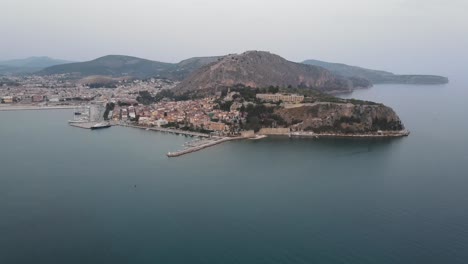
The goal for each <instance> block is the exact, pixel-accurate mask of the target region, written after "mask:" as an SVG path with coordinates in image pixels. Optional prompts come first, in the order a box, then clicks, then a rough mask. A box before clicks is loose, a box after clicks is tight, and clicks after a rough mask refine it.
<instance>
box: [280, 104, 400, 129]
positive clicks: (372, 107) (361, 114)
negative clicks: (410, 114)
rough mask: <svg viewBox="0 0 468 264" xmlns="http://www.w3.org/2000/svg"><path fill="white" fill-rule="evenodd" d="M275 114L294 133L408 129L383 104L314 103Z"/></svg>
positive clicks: (282, 109) (281, 110)
mask: <svg viewBox="0 0 468 264" xmlns="http://www.w3.org/2000/svg"><path fill="white" fill-rule="evenodd" d="M275 113H276V114H278V115H279V116H281V117H282V118H283V119H284V120H285V121H286V122H287V123H288V125H289V126H291V128H292V130H293V131H312V132H315V133H343V134H368V133H377V132H378V131H384V132H387V131H395V132H396V131H402V130H404V129H405V128H404V126H403V124H402V122H401V120H400V118H399V117H398V115H397V114H396V113H395V112H394V111H393V109H391V108H390V107H387V106H384V105H381V104H352V103H313V104H306V105H302V106H299V107H293V108H280V109H278V110H276V112H275Z"/></svg>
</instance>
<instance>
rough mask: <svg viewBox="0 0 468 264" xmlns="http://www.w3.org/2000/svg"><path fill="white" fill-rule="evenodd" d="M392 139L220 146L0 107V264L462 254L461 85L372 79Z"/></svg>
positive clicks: (434, 259)
mask: <svg viewBox="0 0 468 264" xmlns="http://www.w3.org/2000/svg"><path fill="white" fill-rule="evenodd" d="M342 96H343V97H345V98H358V99H363V100H372V101H377V102H382V103H384V104H386V105H388V106H391V107H392V108H393V109H394V110H395V111H396V112H397V113H398V114H399V116H400V117H401V119H402V121H403V122H404V124H405V126H406V128H407V129H408V130H410V131H411V135H410V136H409V137H405V138H398V139H296V138H294V139H290V138H286V137H278V138H275V137H270V138H267V139H263V140H244V141H236V142H228V143H224V144H221V145H217V146H214V147H211V148H208V149H204V150H202V151H199V152H196V153H192V154H189V155H185V156H182V157H178V158H168V157H167V156H166V153H167V152H169V151H175V150H179V149H181V148H182V145H183V144H184V142H186V141H190V140H193V138H190V137H185V136H176V135H172V134H164V133H159V132H154V131H145V130H138V129H133V128H124V127H112V128H109V129H103V130H99V131H90V130H85V129H79V128H74V127H71V126H69V125H68V124H67V120H68V119H70V118H71V117H72V111H71V110H51V111H12V112H0V139H1V141H0V263H2V264H22V263H47V264H53V263H60V264H74V263H76V264H83V263H87V264H98V263H99V264H102V263H112V264H119V263H135V264H139V263H148V264H149V263H164V264H177V263H181V264H189V263H200V264H202V263H204V264H211V263H226V264H229V263H243V264H245V263H255V264H257V263H265V264H267V263H268V264H270V263H286V264H287V263H337V264H338V263H348V264H349V263H353V264H354V263H356V264H357V263H359V264H365V263H379V264H385V263H389V264H390V263H392V264H393V263H411V264H414V263H425V264H430V263H437V264H440V263H451V264H456V263H468V118H467V114H468V102H467V99H468V81H466V80H462V79H452V80H451V82H450V83H449V84H447V85H435V86H418V85H376V86H374V87H372V88H370V89H364V90H357V91H355V92H353V93H352V94H348V95H342Z"/></svg>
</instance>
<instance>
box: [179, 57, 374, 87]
mask: <svg viewBox="0 0 468 264" xmlns="http://www.w3.org/2000/svg"><path fill="white" fill-rule="evenodd" d="M234 85H244V86H250V87H269V86H279V87H301V88H314V89H316V90H320V91H326V92H346V91H351V90H352V89H353V88H355V87H356V86H364V87H368V86H370V83H369V82H368V81H366V80H364V79H361V78H347V77H341V76H337V75H335V74H333V73H331V72H330V71H328V70H326V69H324V68H321V67H316V66H310V65H304V64H300V63H295V62H291V61H287V60H285V59H283V58H282V57H280V56H278V55H275V54H271V53H269V52H263V51H248V52H245V53H243V54H239V55H238V54H234V55H227V56H225V57H223V58H221V59H219V60H218V61H216V62H214V63H211V64H209V65H206V66H204V67H201V68H199V69H198V70H196V71H194V72H193V73H192V75H191V76H189V77H188V78H187V79H185V80H184V81H183V82H181V84H180V85H178V86H177V87H176V91H177V92H194V91H198V92H208V93H209V92H214V91H217V90H219V89H221V88H224V87H230V86H234Z"/></svg>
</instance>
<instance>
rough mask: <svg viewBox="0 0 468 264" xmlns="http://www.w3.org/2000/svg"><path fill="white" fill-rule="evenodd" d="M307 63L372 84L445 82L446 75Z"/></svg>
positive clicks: (309, 61)
mask: <svg viewBox="0 0 468 264" xmlns="http://www.w3.org/2000/svg"><path fill="white" fill-rule="evenodd" d="M303 63H304V64H307V65H313V66H319V67H323V68H325V69H327V70H329V71H332V72H333V73H335V74H339V75H341V76H345V77H353V76H356V77H361V78H365V79H367V80H369V81H370V82H372V83H373V84H445V83H448V78H447V77H442V76H436V75H397V74H393V73H391V72H386V71H379V70H371V69H366V68H361V67H357V66H350V65H346V64H342V63H330V62H325V61H319V60H306V61H304V62H303Z"/></svg>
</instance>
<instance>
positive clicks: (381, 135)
mask: <svg viewBox="0 0 468 264" xmlns="http://www.w3.org/2000/svg"><path fill="white" fill-rule="evenodd" d="M409 135H410V131H408V130H401V131H383V132H382V133H369V134H343V133H314V132H291V133H290V134H289V136H290V137H314V138H398V137H407V136H409Z"/></svg>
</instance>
